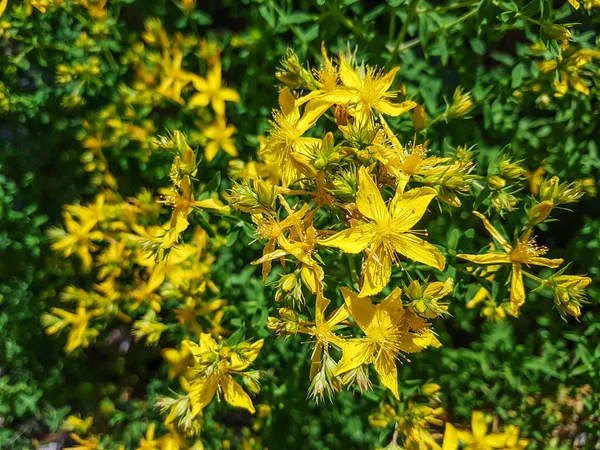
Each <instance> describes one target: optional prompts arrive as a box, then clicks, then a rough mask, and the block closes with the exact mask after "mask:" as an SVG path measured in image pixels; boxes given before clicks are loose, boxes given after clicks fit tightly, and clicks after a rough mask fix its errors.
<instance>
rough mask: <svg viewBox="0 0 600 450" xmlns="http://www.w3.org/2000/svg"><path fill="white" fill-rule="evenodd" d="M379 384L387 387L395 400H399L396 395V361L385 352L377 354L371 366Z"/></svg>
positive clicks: (397, 394) (398, 396)
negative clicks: (375, 372) (377, 376)
mask: <svg viewBox="0 0 600 450" xmlns="http://www.w3.org/2000/svg"><path fill="white" fill-rule="evenodd" d="M373 365H374V367H375V370H376V371H377V374H378V375H379V380H380V381H381V384H383V385H384V386H385V387H387V388H388V389H389V390H390V391H392V394H394V397H396V399H397V400H400V395H399V393H398V368H397V367H396V360H395V359H394V358H392V357H390V356H389V354H388V353H387V352H383V351H382V352H379V354H378V355H377V357H376V358H375V363H374V364H373Z"/></svg>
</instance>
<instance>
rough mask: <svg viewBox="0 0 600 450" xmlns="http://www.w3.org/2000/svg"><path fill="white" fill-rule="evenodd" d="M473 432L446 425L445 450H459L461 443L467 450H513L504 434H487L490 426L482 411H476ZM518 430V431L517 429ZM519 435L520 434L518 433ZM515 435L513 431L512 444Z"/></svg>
mask: <svg viewBox="0 0 600 450" xmlns="http://www.w3.org/2000/svg"><path fill="white" fill-rule="evenodd" d="M471 430H472V431H468V430H456V429H455V428H454V427H453V426H452V425H451V424H449V423H447V424H446V433H445V436H444V443H443V447H442V448H443V450H457V449H458V442H459V441H461V442H463V443H464V444H466V445H467V446H466V447H465V450H492V449H494V448H513V447H506V444H507V436H506V435H505V434H504V433H491V434H487V431H488V426H487V423H486V419H485V414H484V413H483V412H481V411H474V412H473V416H472V417H471ZM517 430H518V429H517ZM517 434H518V433H517ZM513 437H514V433H513V432H512V430H511V435H510V442H511V443H512V441H513Z"/></svg>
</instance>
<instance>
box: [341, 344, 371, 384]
mask: <svg viewBox="0 0 600 450" xmlns="http://www.w3.org/2000/svg"><path fill="white" fill-rule="evenodd" d="M373 351H374V346H373V344H372V343H371V342H370V341H368V340H366V339H349V340H347V341H346V342H345V343H344V345H343V347H342V358H341V359H340V362H339V363H338V365H337V367H336V368H335V372H334V376H338V375H340V374H342V373H344V372H348V371H349V370H352V369H355V368H357V367H358V366H360V365H362V364H367V363H368V362H369V361H370V360H371V358H372V357H373Z"/></svg>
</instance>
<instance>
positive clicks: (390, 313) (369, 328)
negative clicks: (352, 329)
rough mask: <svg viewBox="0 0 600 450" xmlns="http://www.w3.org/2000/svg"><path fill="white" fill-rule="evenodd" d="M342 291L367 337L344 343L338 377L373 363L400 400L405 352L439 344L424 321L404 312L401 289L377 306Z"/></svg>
mask: <svg viewBox="0 0 600 450" xmlns="http://www.w3.org/2000/svg"><path fill="white" fill-rule="evenodd" d="M341 291H342V295H343V296H344V300H345V302H346V307H347V308H348V311H349V312H350V315H351V316H352V317H353V318H354V320H355V321H356V323H357V324H358V326H359V327H360V329H361V330H362V331H363V332H364V333H365V337H363V338H357V339H349V340H347V341H346V342H345V343H344V345H343V346H342V358H341V359H340V362H339V363H338V366H337V368H336V370H335V373H334V375H335V376H337V375H340V374H343V373H345V372H348V371H349V370H352V369H354V368H356V367H358V366H361V365H362V364H369V363H373V365H374V367H375V370H376V371H377V373H378V374H379V379H380V380H381V383H382V384H383V385H384V386H386V387H387V388H388V389H390V390H391V391H392V393H393V394H394V396H395V397H396V398H397V399H399V398H400V397H399V393H398V369H397V367H396V361H397V360H398V359H399V358H400V356H401V354H402V353H415V352H419V351H421V350H422V349H424V348H426V347H428V346H430V345H434V346H439V345H440V344H439V341H438V340H437V338H435V336H434V334H433V332H432V331H431V330H430V329H429V328H427V327H426V322H425V321H424V320H422V319H419V318H417V317H415V316H413V315H412V314H410V313H408V312H407V311H406V310H405V309H404V307H403V306H402V301H401V300H400V295H401V293H402V291H401V290H400V288H395V289H394V290H393V291H392V292H391V293H390V294H389V295H388V296H387V297H386V298H385V300H384V301H383V302H381V303H379V304H377V305H374V304H372V303H371V300H369V299H365V298H361V297H359V296H358V294H356V293H354V292H352V291H351V290H349V289H346V288H341ZM415 325H419V326H417V327H415ZM415 328H416V329H415Z"/></svg>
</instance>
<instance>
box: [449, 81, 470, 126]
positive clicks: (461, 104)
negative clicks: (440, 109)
mask: <svg viewBox="0 0 600 450" xmlns="http://www.w3.org/2000/svg"><path fill="white" fill-rule="evenodd" d="M472 106H473V98H472V97H471V93H470V92H466V93H463V91H462V87H460V86H459V87H457V88H456V90H455V91H454V96H453V97H452V104H451V105H450V107H449V108H448V110H447V111H446V115H447V116H448V118H450V119H457V118H459V117H462V116H464V115H465V114H467V113H468V112H469V110H470V109H471V107H472Z"/></svg>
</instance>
